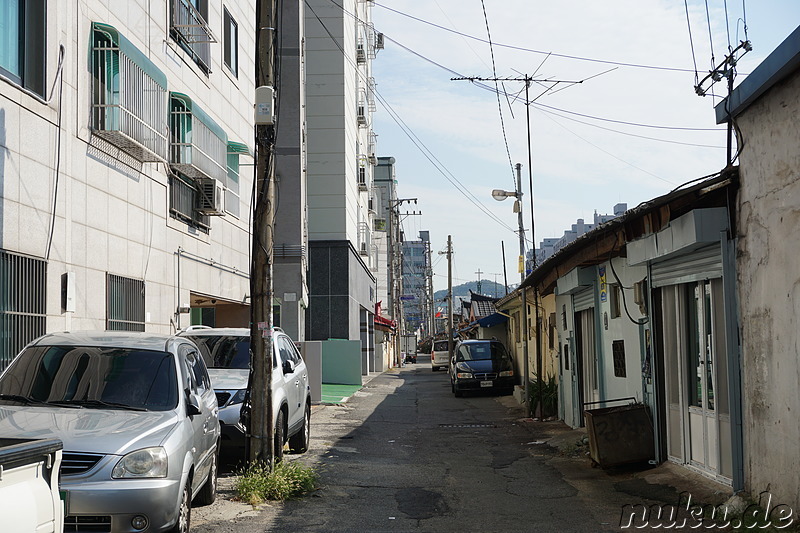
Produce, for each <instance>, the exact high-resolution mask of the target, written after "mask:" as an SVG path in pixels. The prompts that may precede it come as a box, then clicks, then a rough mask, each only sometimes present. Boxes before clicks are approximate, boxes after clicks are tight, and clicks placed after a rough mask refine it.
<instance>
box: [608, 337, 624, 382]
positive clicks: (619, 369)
mask: <svg viewBox="0 0 800 533" xmlns="http://www.w3.org/2000/svg"><path fill="white" fill-rule="evenodd" d="M611 353H613V354H614V376H616V377H618V378H624V377H626V376H627V372H626V371H625V341H614V342H612V343H611Z"/></svg>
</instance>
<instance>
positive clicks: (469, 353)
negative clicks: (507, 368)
mask: <svg viewBox="0 0 800 533" xmlns="http://www.w3.org/2000/svg"><path fill="white" fill-rule="evenodd" d="M507 357H508V354H507V353H506V349H505V347H504V346H503V345H502V344H500V343H499V342H477V343H472V344H462V345H461V346H460V347H459V348H458V359H459V360H460V361H485V360H489V359H503V358H507Z"/></svg>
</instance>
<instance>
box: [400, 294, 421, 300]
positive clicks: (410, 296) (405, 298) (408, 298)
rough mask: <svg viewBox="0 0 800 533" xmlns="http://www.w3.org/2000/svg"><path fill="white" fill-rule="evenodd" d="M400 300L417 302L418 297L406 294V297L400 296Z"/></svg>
mask: <svg viewBox="0 0 800 533" xmlns="http://www.w3.org/2000/svg"><path fill="white" fill-rule="evenodd" d="M400 299H401V300H416V299H417V297H416V296H414V295H413V294H406V295H402V296H400Z"/></svg>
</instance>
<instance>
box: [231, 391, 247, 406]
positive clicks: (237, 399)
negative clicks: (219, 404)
mask: <svg viewBox="0 0 800 533" xmlns="http://www.w3.org/2000/svg"><path fill="white" fill-rule="evenodd" d="M246 393H247V389H239V390H238V391H236V394H234V395H233V398H231V401H229V402H228V405H236V404H237V403H242V402H244V395H245V394H246Z"/></svg>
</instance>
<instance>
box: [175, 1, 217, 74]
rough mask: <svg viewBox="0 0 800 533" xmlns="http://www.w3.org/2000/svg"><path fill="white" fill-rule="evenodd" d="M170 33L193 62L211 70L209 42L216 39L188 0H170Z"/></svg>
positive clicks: (213, 41)
mask: <svg viewBox="0 0 800 533" xmlns="http://www.w3.org/2000/svg"><path fill="white" fill-rule="evenodd" d="M172 33H173V37H175V39H176V40H177V41H178V42H179V43H180V44H181V45H182V46H183V47H184V48H185V49H186V51H187V52H189V53H190V54H191V55H192V59H193V60H194V61H195V62H197V63H198V64H199V65H200V66H202V67H203V68H204V69H205V70H206V71H210V70H211V43H215V42H217V39H216V38H215V37H214V34H213V33H212V32H211V29H210V28H209V27H208V23H207V22H206V21H205V19H204V18H203V15H202V14H201V13H200V12H199V11H197V9H196V8H195V7H194V6H193V5H192V4H191V3H190V2H189V0H172Z"/></svg>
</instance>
